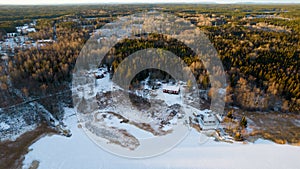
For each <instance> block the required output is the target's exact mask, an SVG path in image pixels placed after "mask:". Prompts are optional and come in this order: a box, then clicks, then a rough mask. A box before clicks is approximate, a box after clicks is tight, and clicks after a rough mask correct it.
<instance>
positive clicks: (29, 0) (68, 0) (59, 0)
mask: <svg viewBox="0 0 300 169" xmlns="http://www.w3.org/2000/svg"><path fill="white" fill-rule="evenodd" d="M201 2H202V3H203V2H204V3H237V2H255V3H266V4H267V3H300V0H150V1H149V0H46V1H43V0H42V1H41V0H12V1H9V0H0V4H14V5H19V4H22V5H24V4H25V5H43V4H82V3H201Z"/></svg>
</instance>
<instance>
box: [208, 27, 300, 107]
mask: <svg viewBox="0 0 300 169" xmlns="http://www.w3.org/2000/svg"><path fill="white" fill-rule="evenodd" d="M208 30H209V37H210V39H211V41H212V42H213V43H214V45H215V47H216V49H217V50H218V51H219V54H220V57H221V59H222V61H223V64H224V68H225V69H226V71H227V72H228V75H229V79H230V87H231V89H230V90H229V91H230V92H229V93H231V94H233V97H232V99H229V100H231V101H230V103H231V104H238V105H239V106H242V107H244V108H247V109H252V110H257V109H258V110H268V109H275V110H280V109H281V110H282V111H292V112H299V111H300V70H299V66H300V51H299V40H300V39H299V38H300V37H299V32H298V30H295V29H293V30H294V31H292V32H290V33H287V32H275V31H260V30H256V31H253V30H249V29H247V28H245V27H243V26H233V27H232V26H228V25H226V26H220V27H211V28H209V29H208Z"/></svg>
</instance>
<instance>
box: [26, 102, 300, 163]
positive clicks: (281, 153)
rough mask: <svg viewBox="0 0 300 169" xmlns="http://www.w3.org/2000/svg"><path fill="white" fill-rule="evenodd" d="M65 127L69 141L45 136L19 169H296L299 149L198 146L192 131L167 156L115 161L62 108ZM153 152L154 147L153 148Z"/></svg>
mask: <svg viewBox="0 0 300 169" xmlns="http://www.w3.org/2000/svg"><path fill="white" fill-rule="evenodd" d="M65 123H66V124H67V125H68V126H69V128H70V129H71V131H72V134H73V135H72V137H70V138H67V137H63V136H59V135H53V136H45V137H43V138H41V139H40V140H38V141H37V142H35V143H34V144H33V145H31V146H30V152H29V153H28V154H27V155H26V156H25V160H24V163H23V164H24V165H23V168H29V166H30V164H31V162H32V161H33V160H37V161H39V162H40V163H39V168H41V169H85V168H86V169H113V168H116V169H119V168H129V169H132V168H135V169H138V168H141V169H148V168H149V169H150V168H151V169H153V168H154V169H156V168H157V169H166V168H180V169H183V168H188V169H193V168H195V169H196V168H197V169H198V168H199V169H200V168H201V169H206V168H207V169H213V168H216V169H228V168H230V169H235V168H236V169H243V168H245V169H247V168H249V169H253V168H270V169H277V168H278V169H283V168H285V169H299V168H300V160H299V157H300V147H296V146H291V145H278V144H275V143H272V142H270V141H266V140H258V141H256V142H255V143H249V144H242V143H233V144H230V143H223V142H215V141H214V140H213V139H209V140H208V141H207V142H206V143H205V144H200V141H201V140H200V139H201V138H202V137H203V136H202V137H200V134H199V133H197V132H196V131H194V130H192V131H191V132H190V134H189V135H188V136H187V138H186V139H185V140H184V141H183V142H181V143H180V144H179V145H178V146H177V147H175V148H174V149H172V150H170V151H169V152H167V153H165V154H162V155H159V156H156V157H152V158H147V159H129V158H124V157H118V156H116V155H113V154H111V153H109V152H106V151H104V150H102V149H101V148H100V147H98V146H97V145H96V144H94V143H93V142H92V141H91V140H90V139H89V138H88V137H87V136H86V134H85V133H84V132H83V131H82V129H80V128H78V125H77V118H76V115H75V112H74V110H73V109H71V108H66V117H65ZM153 148H155V147H153Z"/></svg>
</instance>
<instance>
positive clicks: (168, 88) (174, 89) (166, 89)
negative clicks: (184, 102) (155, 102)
mask: <svg viewBox="0 0 300 169" xmlns="http://www.w3.org/2000/svg"><path fill="white" fill-rule="evenodd" d="M163 92H164V93H169V94H179V92H180V86H179V85H177V86H169V85H166V86H164V87H163Z"/></svg>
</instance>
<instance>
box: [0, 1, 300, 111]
mask: <svg viewBox="0 0 300 169" xmlns="http://www.w3.org/2000/svg"><path fill="white" fill-rule="evenodd" d="M152 9H156V10H159V11H163V12H169V13H172V14H174V15H177V16H179V17H183V18H185V19H187V20H190V21H191V22H193V23H194V24H196V25H197V26H198V27H199V29H201V30H203V31H204V32H205V34H206V35H207V36H208V37H209V39H210V40H211V42H212V43H213V44H214V46H215V48H216V49H217V52H218V54H219V56H220V59H221V60H222V62H223V65H224V68H225V71H226V73H227V77H228V83H229V86H228V87H227V89H226V90H227V95H226V98H225V100H226V104H227V105H228V106H239V107H241V108H243V109H245V110H248V111H280V112H283V113H285V112H293V113H299V112H300V5H189V4H186V5H175V4H172V5H168V4H164V5H162V4H161V5H130V6H129V5H93V6H92V5H90V6H88V5H86V6H77V5H74V6H1V7H0V29H3V30H5V31H6V32H15V31H16V30H15V27H16V26H20V25H22V24H24V23H29V22H31V21H32V20H33V19H37V26H36V29H37V30H38V31H37V32H35V33H30V34H28V36H29V37H30V38H32V39H34V40H38V39H48V38H50V39H51V38H52V36H53V29H52V27H53V24H54V23H55V24H56V27H57V30H56V35H57V41H56V42H55V43H53V44H51V45H46V46H43V47H39V48H31V49H21V48H16V50H15V53H14V56H13V57H10V59H9V60H8V61H4V60H1V62H0V81H1V83H0V84H1V86H0V87H1V88H0V93H1V95H0V107H6V106H9V105H12V104H15V103H18V102H21V100H20V99H16V98H15V97H16V96H15V95H13V94H12V91H11V89H10V88H11V87H15V88H18V89H20V90H21V91H22V92H23V94H24V95H26V96H33V97H40V96H44V95H49V94H51V93H55V92H57V91H59V90H69V86H70V82H71V80H72V77H71V74H72V70H73V68H74V66H75V65H74V64H75V61H76V58H77V56H78V55H79V53H80V51H81V48H82V47H83V45H84V44H85V42H86V41H87V40H88V38H89V36H90V33H91V32H93V30H94V29H98V28H101V27H102V26H103V25H104V24H106V23H108V22H111V21H113V20H115V19H116V18H117V17H118V16H125V15H130V14H133V13H136V12H140V11H145V10H152ZM265 14H268V15H273V16H276V18H263V17H256V16H260V15H265ZM202 16H204V18H216V21H211V20H208V21H207V23H208V24H206V23H204V24H199V20H198V19H197V18H200V17H202ZM89 17H93V18H96V19H95V20H93V21H87V20H85V19H84V18H89ZM247 17H252V19H247ZM285 18H289V19H285ZM73 19H76V21H74V20H73ZM218 19H219V20H221V21H222V22H220V23H218V22H217V21H218ZM211 23H213V24H211ZM82 25H92V27H82ZM253 25H263V26H264V27H263V26H260V27H255V26H253ZM265 25H266V26H265ZM262 27H263V28H264V29H262ZM281 28H282V29H281ZM278 30H280V31H278ZM161 42H167V45H161V44H164V43H161ZM132 44H135V45H132ZM148 47H158V48H164V49H166V50H169V51H171V52H173V53H174V54H176V55H178V56H180V57H181V58H182V59H183V60H184V61H185V62H186V63H187V64H188V65H189V66H190V68H191V69H192V70H193V72H195V76H196V79H197V81H198V83H199V84H200V85H199V88H202V89H206V90H208V91H209V93H210V97H212V94H211V93H213V92H215V91H213V90H214V89H212V88H210V85H209V79H208V75H207V72H206V71H205V68H204V67H203V66H197V65H199V64H196V62H198V61H197V60H196V59H195V58H194V56H193V53H192V52H191V51H190V49H188V48H187V47H186V46H185V45H183V44H182V43H179V42H175V41H174V40H172V39H171V40H170V39H166V38H165V37H164V36H163V35H151V36H148V37H147V39H140V40H130V39H126V40H123V41H121V42H119V43H118V44H117V45H116V46H115V47H114V48H115V53H112V55H114V56H115V60H114V61H113V62H112V63H109V66H111V67H112V69H111V71H112V72H113V71H114V68H116V67H117V66H118V64H119V63H120V61H121V60H122V59H124V58H125V57H127V56H128V55H129V54H131V53H133V52H135V51H138V50H140V49H144V48H148ZM106 64H108V63H106ZM200 65H201V64H200ZM10 82H11V83H10Z"/></svg>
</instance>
